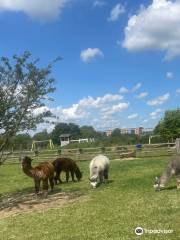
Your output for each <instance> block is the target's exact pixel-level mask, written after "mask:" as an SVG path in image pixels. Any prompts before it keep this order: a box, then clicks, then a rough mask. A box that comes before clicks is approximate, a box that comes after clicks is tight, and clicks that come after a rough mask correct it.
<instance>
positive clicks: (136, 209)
mask: <svg viewBox="0 0 180 240" xmlns="http://www.w3.org/2000/svg"><path fill="white" fill-rule="evenodd" d="M167 160H168V159H167V158H164V159H162V158H156V159H155V158H149V159H148V158H146V159H143V160H142V159H141V160H131V161H112V162H111V168H110V182H109V183H108V184H106V185H104V184H103V185H102V186H100V187H99V188H97V189H91V188H90V186H89V183H88V177H89V172H88V164H89V162H81V163H80V167H81V168H82V169H83V171H84V178H83V180H82V181H81V182H79V183H71V182H70V183H68V184H62V185H58V186H57V187H56V189H57V191H58V190H59V191H60V188H61V189H62V191H65V192H67V193H69V192H74V193H81V194H82V195H84V196H85V199H86V200H85V201H81V198H80V199H79V200H78V201H75V202H74V203H69V204H67V205H65V206H64V207H61V208H59V209H49V210H47V211H42V212H40V213H39V212H37V211H36V212H32V213H22V214H20V215H17V216H14V217H8V218H5V219H1V220H0V239H3V240H9V239H16V240H26V239H27V240H31V239H32V240H35V239H37V240H39V239H41V240H59V239H64V240H70V239H72V240H86V239H87V240H107V239H108V240H109V239H110V240H129V239H131V240H132V239H140V238H141V239H168V240H169V239H172V240H175V239H180V227H179V223H180V191H177V190H176V188H175V186H176V181H175V178H173V179H171V181H170V182H169V184H168V186H167V188H166V189H165V190H163V191H161V192H155V191H154V189H153V187H152V185H153V181H154V177H155V176H156V175H160V174H161V172H162V170H163V169H164V167H165V166H166V164H167ZM0 175H1V181H0V193H1V198H0V199H2V198H3V197H4V196H5V195H8V194H14V193H17V192H20V193H24V192H26V191H27V192H29V191H30V192H31V191H33V182H32V180H31V179H30V178H28V177H26V176H25V175H24V174H23V173H22V170H21V169H20V167H19V166H18V165H4V166H1V167H0ZM137 226H141V227H143V228H146V229H166V230H168V229H172V230H173V231H174V232H173V233H172V234H167V235H165V234H144V235H143V236H141V237H138V236H136V235H135V233H134V229H135V228H136V227H137Z"/></svg>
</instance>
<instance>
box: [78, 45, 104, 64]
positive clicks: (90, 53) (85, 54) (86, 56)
mask: <svg viewBox="0 0 180 240" xmlns="http://www.w3.org/2000/svg"><path fill="white" fill-rule="evenodd" d="M103 56H104V54H103V52H102V51H101V50H100V49H99V48H87V49H85V50H83V51H81V55H80V57H81V60H82V61H83V62H90V61H92V60H93V59H95V58H97V57H103Z"/></svg>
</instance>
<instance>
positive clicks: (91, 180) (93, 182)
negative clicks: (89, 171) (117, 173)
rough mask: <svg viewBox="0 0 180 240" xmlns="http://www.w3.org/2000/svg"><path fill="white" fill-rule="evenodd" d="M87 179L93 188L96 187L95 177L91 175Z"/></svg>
mask: <svg viewBox="0 0 180 240" xmlns="http://www.w3.org/2000/svg"><path fill="white" fill-rule="evenodd" d="M89 181H90V184H91V186H92V187H93V188H96V187H97V184H98V181H97V178H95V177H91V178H89Z"/></svg>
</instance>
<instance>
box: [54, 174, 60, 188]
mask: <svg viewBox="0 0 180 240" xmlns="http://www.w3.org/2000/svg"><path fill="white" fill-rule="evenodd" d="M58 178H59V176H58V173H57V172H56V175H55V177H54V183H55V185H57V184H58Z"/></svg>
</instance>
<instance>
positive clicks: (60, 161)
mask: <svg viewBox="0 0 180 240" xmlns="http://www.w3.org/2000/svg"><path fill="white" fill-rule="evenodd" d="M53 165H54V169H55V172H56V175H55V178H54V180H55V184H57V181H59V182H60V183H62V181H61V179H60V174H61V172H62V171H64V172H65V173H66V182H68V181H69V172H70V173H71V177H72V181H73V182H75V180H74V174H75V175H76V178H77V180H78V181H80V179H81V178H82V172H81V171H80V169H79V167H78V166H77V164H76V162H75V161H74V160H72V159H70V158H57V159H56V160H54V161H53Z"/></svg>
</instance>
